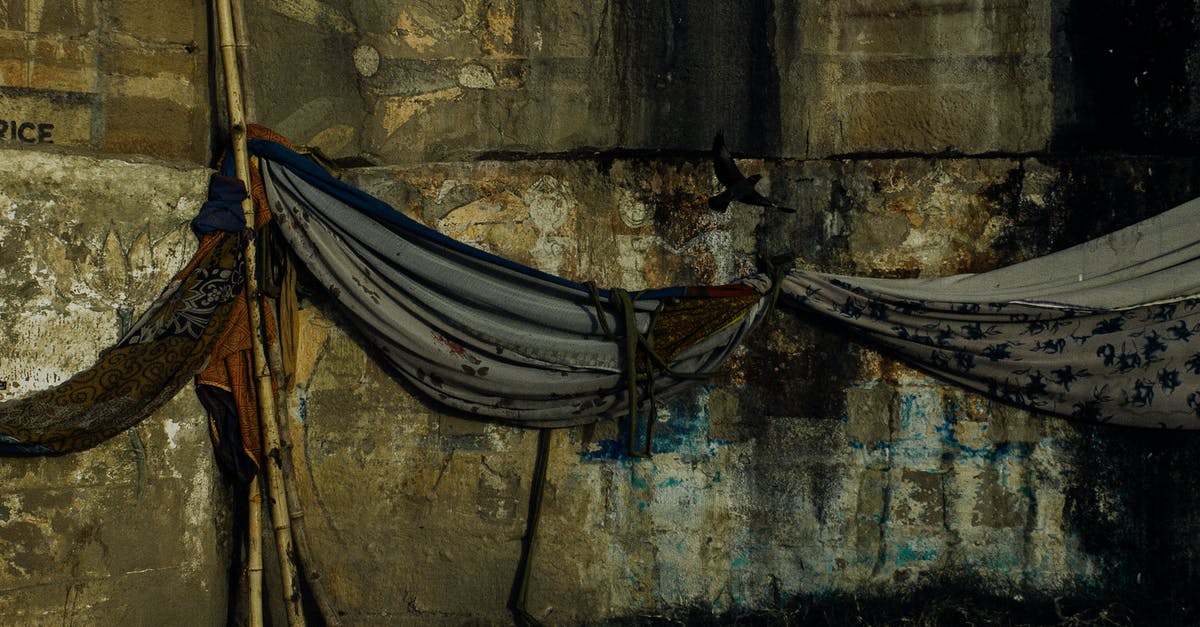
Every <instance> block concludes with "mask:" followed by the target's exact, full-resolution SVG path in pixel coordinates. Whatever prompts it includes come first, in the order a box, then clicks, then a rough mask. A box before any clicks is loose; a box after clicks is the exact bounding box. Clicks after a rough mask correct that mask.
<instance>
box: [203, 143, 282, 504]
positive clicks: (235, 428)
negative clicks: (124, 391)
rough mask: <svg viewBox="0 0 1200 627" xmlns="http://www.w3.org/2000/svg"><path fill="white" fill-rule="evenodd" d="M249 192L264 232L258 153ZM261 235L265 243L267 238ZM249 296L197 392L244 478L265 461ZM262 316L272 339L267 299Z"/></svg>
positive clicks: (221, 445)
mask: <svg viewBox="0 0 1200 627" xmlns="http://www.w3.org/2000/svg"><path fill="white" fill-rule="evenodd" d="M248 135H249V137H250V138H251V139H269V140H271V141H275V142H279V143H282V144H284V145H288V144H287V140H286V139H284V138H283V137H282V136H280V135H278V134H277V133H275V132H274V131H272V130H270V129H268V128H266V127H264V126H259V125H257V124H251V125H250V126H249V127H248ZM224 158H229V155H228V154H227V155H225V157H224ZM224 158H223V159H224ZM219 168H220V165H218V169H219ZM250 198H251V201H252V202H253V206H254V229H255V231H256V232H262V231H263V230H264V229H265V228H266V227H267V226H268V224H269V223H270V221H271V211H270V208H269V207H268V205H267V200H266V192H265V190H264V188H263V182H262V177H261V176H260V174H259V169H258V163H257V161H256V160H254V159H252V160H251V161H250ZM259 241H260V243H261V242H262V238H259ZM260 259H261V255H260ZM260 274H261V272H260ZM260 280H261V279H260ZM246 302H247V298H246V294H245V293H244V291H243V293H242V294H241V295H239V296H238V298H237V301H236V302H235V304H234V310H233V313H232V314H231V316H230V319H229V325H228V327H227V328H226V329H225V332H224V333H223V334H222V335H221V337H220V339H219V340H218V341H217V343H216V346H215V347H214V348H213V350H212V359H211V360H210V361H209V364H208V367H207V368H205V369H204V370H203V371H202V372H201V373H200V374H199V375H197V376H196V393H197V395H198V396H199V397H200V401H201V403H202V404H204V406H205V409H206V410H208V419H209V434H210V435H211V436H212V440H213V447H214V450H215V451H216V455H217V459H218V461H219V462H220V463H221V464H222V466H224V467H225V468H226V469H228V470H231V471H232V472H234V474H236V475H238V476H239V477H240V478H241V479H242V480H244V481H248V480H249V479H250V478H251V477H253V476H254V475H255V474H256V473H257V472H258V468H259V466H260V465H261V461H262V445H261V440H260V425H259V414H258V406H259V405H258V393H257V390H256V383H255V372H254V359H253V352H252V348H251V343H250V339H251V335H250V334H251V329H250V316H249V310H248V309H247V306H246ZM262 319H263V324H264V327H265V335H266V341H267V343H268V344H273V343H274V342H276V341H277V335H278V334H277V332H276V325H275V316H274V313H273V312H272V310H271V308H270V307H269V306H268V305H267V304H266V302H265V301H264V302H263V305H262ZM264 367H265V366H264Z"/></svg>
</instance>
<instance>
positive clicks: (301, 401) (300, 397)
mask: <svg viewBox="0 0 1200 627" xmlns="http://www.w3.org/2000/svg"><path fill="white" fill-rule="evenodd" d="M296 416H297V417H298V418H300V423H301V424H306V423H308V395H307V394H305V393H304V390H303V389H302V388H301V387H300V386H296Z"/></svg>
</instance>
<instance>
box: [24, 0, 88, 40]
mask: <svg viewBox="0 0 1200 627" xmlns="http://www.w3.org/2000/svg"><path fill="white" fill-rule="evenodd" d="M25 3H26V4H28V5H29V9H30V11H29V15H30V16H32V17H33V19H31V20H29V21H28V22H27V23H26V25H25V29H26V30H27V31H28V32H30V33H48V34H54V35H58V36H62V37H83V36H86V35H87V34H88V33H90V32H91V31H93V30H95V29H96V8H95V5H94V3H93V0H25Z"/></svg>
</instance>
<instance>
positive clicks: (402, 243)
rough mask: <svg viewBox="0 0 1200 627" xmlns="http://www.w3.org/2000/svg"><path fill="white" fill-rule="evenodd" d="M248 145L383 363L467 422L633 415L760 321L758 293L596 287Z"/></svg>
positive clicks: (320, 272)
mask: <svg viewBox="0 0 1200 627" xmlns="http://www.w3.org/2000/svg"><path fill="white" fill-rule="evenodd" d="M250 150H251V152H252V153H253V154H255V155H257V156H258V157H260V159H261V162H260V163H261V165H260V167H261V170H262V177H263V184H264V187H265V189H266V197H267V201H268V203H269V204H270V207H271V211H272V213H273V214H274V217H275V222H276V223H277V224H278V226H279V228H280V230H281V231H282V233H283V236H284V238H285V239H286V240H287V242H288V244H289V245H290V247H291V249H292V251H293V252H294V253H295V254H296V255H297V257H298V258H299V259H300V262H301V263H302V264H303V265H304V266H305V267H306V269H307V270H308V271H309V272H310V273H311V274H312V275H313V276H314V277H316V279H317V281H318V282H319V283H320V284H321V285H322V286H324V287H325V288H326V290H327V291H328V293H329V294H330V295H331V296H332V297H333V298H334V299H335V300H336V301H337V302H338V303H339V304H340V305H341V306H342V307H343V308H344V311H345V313H346V314H347V315H348V316H349V317H350V319H351V320H352V321H353V323H354V326H355V327H356V328H357V330H358V331H359V332H360V333H361V334H362V335H363V336H364V338H365V339H367V341H369V342H370V343H371V344H372V345H373V346H374V348H376V349H377V351H378V354H380V355H382V357H383V358H384V360H385V361H386V362H387V364H388V365H389V366H391V367H392V368H393V369H394V370H395V371H396V372H397V373H399V374H400V375H402V376H403V377H404V378H406V379H407V380H409V381H410V382H412V384H413V385H415V386H416V387H417V388H419V389H420V390H422V391H423V392H425V393H426V394H428V395H429V396H430V397H432V398H434V399H436V400H438V401H440V402H442V403H444V404H446V405H449V406H450V407H453V408H455V409H458V410H461V411H464V412H467V413H469V414H471V415H478V416H481V417H486V418H491V419H495V420H499V421H502V422H506V423H511V424H517V425H522V426H537V427H560V426H568V425H576V424H583V423H588V422H594V421H596V420H598V419H601V418H605V417H615V416H621V415H626V414H629V408H630V402H633V403H635V404H636V403H637V400H636V399H638V398H647V399H652V398H654V397H655V396H659V397H668V396H671V395H673V394H677V393H678V392H680V391H682V390H683V389H685V388H687V387H688V386H689V385H690V384H691V383H692V378H691V375H697V374H703V373H706V372H709V371H712V370H716V369H717V368H719V367H720V366H721V364H723V363H724V361H725V359H726V358H727V357H728V356H729V354H730V352H731V351H732V350H733V349H734V348H735V347H736V346H737V345H738V344H739V343H740V342H741V340H742V338H743V337H744V336H745V334H746V333H747V332H748V331H749V330H750V329H751V328H752V327H753V326H754V324H755V323H756V322H757V321H758V320H759V319H760V317H761V314H762V313H763V312H764V311H766V301H765V300H764V298H763V295H762V294H761V293H760V292H759V291H758V290H756V289H755V288H754V287H752V286H750V285H748V284H735V285H728V286H719V287H681V288H670V289H663V290H652V291H646V292H636V293H628V292H623V291H620V290H598V289H594V288H590V287H589V286H587V285H584V284H581V283H576V282H573V281H568V280H565V279H562V278H559V277H555V276H552V275H549V274H546V273H543V272H539V271H537V270H534V269H532V268H527V267H525V266H522V265H519V264H516V263H513V262H511V261H508V260H505V259H502V258H500V257H496V256H494V255H490V254H488V253H485V252H483V251H480V250H478V249H475V248H472V247H470V246H466V245H464V244H462V243H460V242H457V241H455V240H453V239H450V238H448V237H445V236H443V235H441V234H439V233H437V232H436V231H433V230H431V229H429V228H428V227H425V226H424V225H421V224H420V223H418V222H416V221H414V220H412V219H410V218H408V217H406V216H404V215H403V214H401V213H399V212H397V211H396V210H394V209H392V208H391V207H389V206H387V205H386V204H384V203H383V202H381V201H379V200H378V199H376V198H373V197H371V196H369V195H367V194H365V193H363V192H361V191H359V190H357V189H354V188H352V187H350V186H348V185H346V184H344V183H342V182H341V181H339V180H337V179H335V178H333V177H331V176H330V175H329V174H327V173H326V172H325V171H324V170H322V169H320V168H318V167H316V166H315V165H314V164H313V163H312V162H310V161H308V160H307V159H304V158H302V157H300V156H299V155H297V154H296V153H294V152H292V151H290V150H288V149H286V148H284V147H283V146H281V145H280V144H278V143H275V142H270V141H264V140H253V141H251V142H250ZM631 386H632V387H636V388H637V389H636V390H631ZM631 399H633V400H631Z"/></svg>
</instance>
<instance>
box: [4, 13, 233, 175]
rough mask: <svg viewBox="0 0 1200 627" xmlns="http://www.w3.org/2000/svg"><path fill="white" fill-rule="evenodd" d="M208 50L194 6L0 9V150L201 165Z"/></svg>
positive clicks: (203, 19) (201, 16)
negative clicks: (3, 146)
mask: <svg viewBox="0 0 1200 627" xmlns="http://www.w3.org/2000/svg"><path fill="white" fill-rule="evenodd" d="M207 50H208V35H207V11H206V9H205V3H203V2H200V1H199V0H163V1H155V2H146V1H144V0H114V1H112V2H107V1H100V0H97V1H95V2H93V1H90V0H89V1H83V2H64V1H62V0H5V1H4V2H0V114H2V115H0V117H3V118H4V123H0V127H5V130H6V131H7V132H6V133H0V135H3V139H2V140H0V142H5V143H7V144H9V146H10V147H16V146H22V145H26V146H27V145H31V144H33V145H37V144H41V145H46V144H51V143H52V144H54V145H58V146H78V147H86V148H89V149H94V150H99V151H102V152H117V153H139V154H147V155H154V156H158V157H167V158H172V159H188V160H192V161H198V162H203V161H207V160H208V158H209V110H210V108H211V107H210V105H209V102H210V95H209V92H210V87H209V82H208V76H209V70H208V65H209V57H208V54H207ZM14 123H15V127H16V128H15V129H14V128H13V127H14ZM27 124H28V125H32V126H31V127H30V126H25V125H27Z"/></svg>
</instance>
